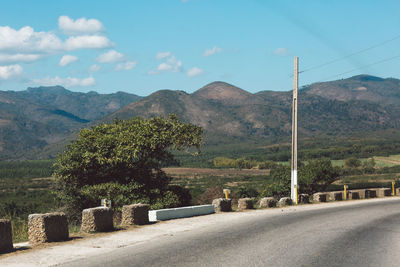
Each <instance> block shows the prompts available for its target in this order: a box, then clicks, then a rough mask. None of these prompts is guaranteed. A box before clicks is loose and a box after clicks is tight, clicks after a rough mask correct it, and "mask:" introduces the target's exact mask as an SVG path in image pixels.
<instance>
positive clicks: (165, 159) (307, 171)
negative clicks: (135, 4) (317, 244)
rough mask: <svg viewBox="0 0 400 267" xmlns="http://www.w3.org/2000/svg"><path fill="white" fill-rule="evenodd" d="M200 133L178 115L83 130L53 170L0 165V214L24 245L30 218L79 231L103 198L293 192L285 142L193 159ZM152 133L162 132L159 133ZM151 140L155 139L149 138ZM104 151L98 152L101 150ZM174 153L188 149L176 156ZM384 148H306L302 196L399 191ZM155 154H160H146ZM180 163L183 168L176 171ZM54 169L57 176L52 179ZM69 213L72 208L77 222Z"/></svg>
mask: <svg viewBox="0 0 400 267" xmlns="http://www.w3.org/2000/svg"><path fill="white" fill-rule="evenodd" d="M130 127H133V128H134V129H140V130H141V131H140V134H138V135H134V136H129V135H128V132H125V133H124V134H121V135H120V137H121V139H119V140H116V139H113V138H116V136H117V135H115V134H114V131H117V132H120V131H122V132H123V131H128V129H129V131H132V129H133V128H130ZM174 127H177V128H174ZM177 129H180V130H177ZM179 131H181V132H179ZM196 131H197V132H196ZM199 131H200V130H199V129H197V128H193V126H192V125H187V124H184V123H181V122H179V121H177V120H176V118H174V117H171V118H169V119H153V120H152V121H151V122H149V121H147V120H137V121H131V122H122V121H116V122H114V123H113V124H109V125H107V126H106V125H100V126H97V127H94V128H92V129H89V130H84V131H83V132H81V135H80V137H79V138H78V139H77V141H76V142H75V143H73V144H72V145H71V146H70V147H69V148H68V149H67V150H66V152H65V153H64V154H63V155H62V156H60V157H59V159H58V161H57V163H56V164H55V165H54V166H55V169H54V167H53V164H54V162H55V160H42V161H40V160H37V161H4V162H0V200H1V201H0V217H2V218H8V219H11V221H12V225H13V237H14V242H19V241H24V240H26V239H27V217H28V215H29V214H32V213H45V212H52V211H57V210H62V211H66V212H69V214H70V215H71V216H70V218H71V219H73V218H75V219H76V220H77V224H76V225H78V226H77V227H75V228H76V229H79V221H78V220H79V218H78V217H79V215H80V210H81V209H82V208H85V207H89V206H93V205H94V206H96V205H98V204H99V199H102V198H107V199H111V200H112V201H113V206H114V207H115V208H116V209H118V207H120V206H122V205H123V204H130V203H133V202H140V201H142V202H148V203H150V204H151V205H152V208H164V207H174V206H182V205H191V204H192V205H196V204H206V203H211V201H212V200H213V199H215V198H218V197H223V193H222V189H224V188H229V189H231V191H232V193H231V196H232V198H233V200H234V203H235V201H236V200H237V199H238V198H241V197H253V198H255V199H259V198H261V197H263V196H276V197H279V196H285V195H288V194H289V191H288V189H289V186H288V184H289V183H290V167H289V166H290V163H289V162H288V161H287V157H286V156H285V157H283V156H282V155H290V151H289V150H288V148H289V147H288V145H286V144H284V145H276V146H271V147H268V148H265V147H263V148H261V150H260V151H262V152H260V151H258V150H256V151H255V152H252V154H246V153H244V154H241V153H240V151H241V150H240V146H239V148H238V149H237V151H236V152H235V153H230V152H232V150H227V151H228V152H229V153H227V154H221V153H220V152H216V153H215V154H214V157H209V156H210V155H211V154H207V153H209V151H208V152H207V151H206V152H205V153H206V156H204V155H203V152H202V153H200V154H199V156H198V157H193V156H192V155H191V154H193V153H195V152H197V148H199V146H200V144H201V138H200V136H201V132H199ZM155 132H157V133H160V134H159V135H157V136H155V135H153V133H155ZM193 132H194V134H190V133H193ZM178 133H179V134H178ZM185 133H186V134H185ZM174 134H175V136H174ZM149 136H153V138H150V139H146V138H149ZM135 138H143V139H141V141H140V142H142V143H141V146H142V147H141V148H140V149H139V150H140V151H146V152H145V153H142V154H140V156H137V157H133V155H134V154H129V152H128V151H130V149H131V146H132V145H133V143H131V140H135ZM174 138H175V139H174ZM95 140H97V141H95ZM146 140H148V141H146ZM167 140H173V141H167ZM190 147H192V148H193V149H190ZM99 148H101V149H100V151H101V153H100V152H98V150H96V149H99ZM174 148H178V149H182V150H184V151H185V152H172V150H171V149H174ZM381 148H382V151H380V152H379V153H376V154H372V153H375V152H376V151H377V150H376V147H369V148H368V149H366V148H365V147H363V146H358V145H355V146H354V145H353V146H351V147H350V148H349V147H347V148H346V149H345V148H344V146H338V147H326V148H313V149H311V150H310V149H304V148H303V150H300V151H299V155H306V154H307V155H309V156H310V155H312V156H310V157H309V158H308V159H306V160H304V161H302V162H299V189H300V193H313V192H315V191H330V190H342V189H343V185H344V184H347V185H349V188H350V189H353V188H354V189H356V188H370V187H383V186H384V187H389V186H390V185H391V182H392V181H396V186H400V155H399V154H388V153H389V152H390V151H397V150H396V149H397V148H396V146H394V147H389V146H386V145H384V143H382V146H381ZM143 149H145V150H143ZM139 150H137V151H139ZM156 150H157V152H155V151H156ZM96 151H97V152H96ZM188 151H189V152H190V153H187V152H188ZM265 151H268V153H269V154H268V153H266V152H265ZM327 151H330V152H329V153H328V152H327ZM340 151H341V152H340ZM351 151H352V152H351ZM357 151H358V152H357ZM225 152H226V151H225ZM288 152H289V154H288ZM322 152H323V153H322ZM325 152H326V153H325ZM331 152H332V153H331ZM339 152H340V153H339ZM350 152H351V153H350ZM155 154H157V155H161V156H159V157H157V158H151V157H150V158H149V157H147V156H149V155H150V156H151V155H155ZM184 154H185V155H186V156H185V157H184V156H183V155H184ZM78 155H83V156H82V157H79V156H78ZM136 155H138V154H136ZM317 155H328V156H329V158H330V159H328V158H327V157H325V158H317V157H315V158H314V156H317ZM338 155H344V156H343V157H342V158H340V157H339V156H338ZM115 156H116V157H115ZM118 156H119V159H118ZM139 157H140V158H139ZM146 157H147V158H146ZM174 157H175V159H174ZM109 158H112V159H114V160H111V161H110V160H108V159H109ZM116 158H117V160H115V159H116ZM182 158H184V160H181V159H182ZM299 158H301V156H299ZM125 159H128V160H125ZM151 159H153V160H151ZM176 159H179V160H176ZM196 160H198V162H199V164H198V165H200V166H201V167H204V166H207V167H208V169H207V168H193V164H192V163H190V162H194V161H196ZM179 161H180V163H178V162H179ZM102 162H103V163H104V162H105V163H106V164H109V165H107V166H108V167H107V168H99V166H100V165H101V163H102ZM139 162H140V164H139ZM201 162H203V163H201ZM200 163H201V164H200ZM135 164H136V165H135ZM137 164H139V165H137ZM202 164H203V165H202ZM177 165H180V167H171V166H177ZM124 166H125V167H124ZM130 166H138V167H137V169H136V170H139V166H140V169H142V168H145V170H147V171H141V172H140V177H141V179H143V180H135V179H134V180H129V179H127V177H130V176H129V175H130V174H131V173H129V174H127V172H126V171H127V169H128V167H129V168H130ZM168 166H170V167H168ZM183 167H185V168H183ZM54 170H55V175H54V176H55V177H56V178H54V176H53V175H52V173H53V172H54ZM81 170H86V173H85V172H83V173H84V175H86V176H80V175H82V172H81ZM150 170H152V171H150ZM154 170H156V171H154ZM99 173H100V178H101V179H100V180H99V178H98V177H99V176H98V175H99ZM77 174H79V175H77ZM146 175H147V176H146ZM82 177H84V178H82ZM134 177H139V176H138V175H135V176H134ZM146 177H147V178H146ZM80 179H83V180H84V181H85V182H83V180H82V181H81V180H80ZM147 179H149V181H151V182H150V183H149V184H146V181H147ZM98 181H101V182H100V183H98ZM127 192H129V193H127ZM132 192H135V193H134V194H132ZM74 198H75V199H74ZM83 199H85V201H82V200H83ZM68 203H69V206H68V205H67V204H68ZM71 208H72V209H73V210H75V217H74V216H73V215H74V213H73V212H72V213H71V212H70V210H69V209H71ZM76 229H75V230H76Z"/></svg>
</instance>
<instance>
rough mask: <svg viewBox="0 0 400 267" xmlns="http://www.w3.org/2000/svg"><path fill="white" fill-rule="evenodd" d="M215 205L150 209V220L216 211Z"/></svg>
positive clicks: (162, 219) (184, 216)
mask: <svg viewBox="0 0 400 267" xmlns="http://www.w3.org/2000/svg"><path fill="white" fill-rule="evenodd" d="M214 212H215V211H214V206H213V205H201V206H190V207H182V208H173V209H162V210H149V221H150V222H156V221H164V220H170V219H177V218H186V217H192V216H198V215H207V214H212V213H214Z"/></svg>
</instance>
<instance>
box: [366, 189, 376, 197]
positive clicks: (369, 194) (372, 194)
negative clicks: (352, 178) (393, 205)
mask: <svg viewBox="0 0 400 267" xmlns="http://www.w3.org/2000/svg"><path fill="white" fill-rule="evenodd" d="M375 197H377V196H376V190H375V189H366V190H365V198H375Z"/></svg>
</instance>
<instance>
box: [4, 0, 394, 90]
mask: <svg viewBox="0 0 400 267" xmlns="http://www.w3.org/2000/svg"><path fill="white" fill-rule="evenodd" d="M399 10H400V2H399V1H372V0H363V1H351V0H348V1H341V0H338V1H326V0H325V1H316V0H308V1H293V0H292V1H289V0H280V1H269V0H235V1H232V0H230V1H227V0H186V1H185V0H142V1H139V0H131V1H122V0H120V1H99V0H96V1H90V0H85V1H75V0H68V1H64V0H57V1H50V0H47V1H41V0H36V1H31V0H26V1H19V0H13V1H3V2H2V8H1V10H0V90H24V89H26V88H27V87H34V86H39V85H56V84H60V85H63V86H65V87H66V88H68V89H70V90H72V91H81V92H88V91H97V92H99V93H113V92H117V91H125V92H130V93H134V94H138V95H142V96H146V95H149V94H151V93H152V92H154V91H157V90H160V89H174V90H184V91H186V92H189V93H191V92H193V91H195V90H197V89H199V88H200V87H202V86H204V85H206V84H208V83H210V82H213V81H217V80H219V81H225V82H228V83H232V84H234V85H236V86H239V87H241V88H243V89H245V90H248V91H250V92H258V91H262V90H290V89H291V88H292V78H291V75H292V68H293V57H294V56H298V57H299V58H300V70H305V69H308V68H311V67H314V66H318V65H320V64H324V63H326V62H330V61H332V60H335V59H338V58H342V57H344V56H346V55H349V54H352V53H354V52H357V51H360V50H363V49H365V48H369V47H371V46H374V45H376V44H381V43H382V42H385V41H387V40H391V41H389V42H387V43H385V44H382V45H379V46H377V47H375V48H373V49H369V50H367V51H365V52H362V53H359V54H356V55H354V56H351V57H347V58H346V59H344V60H340V61H337V62H335V63H333V64H329V65H326V66H323V67H318V68H316V69H314V70H310V71H306V72H304V73H301V74H300V85H305V84H310V83H313V82H318V81H326V80H335V79H341V78H346V77H350V76H353V75H357V74H361V73H366V74H371V75H376V76H380V77H395V78H400V73H399V70H400V68H399V67H400V57H399V58H394V59H392V60H389V61H386V62H383V63H380V64H375V65H371V63H374V62H378V61H381V60H385V59H387V58H392V57H395V56H397V55H400V49H399V47H400V37H399V38H396V37H398V36H400V16H399ZM393 38H394V39H393ZM368 65H371V66H368ZM365 66H368V67H365ZM353 69H354V71H352V72H349V73H346V74H343V75H339V74H341V73H344V72H347V71H349V70H353Z"/></svg>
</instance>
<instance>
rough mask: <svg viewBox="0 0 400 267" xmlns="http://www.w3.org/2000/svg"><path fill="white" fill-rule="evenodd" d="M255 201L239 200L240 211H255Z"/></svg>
mask: <svg viewBox="0 0 400 267" xmlns="http://www.w3.org/2000/svg"><path fill="white" fill-rule="evenodd" d="M253 208H254V207H253V200H252V199H251V198H248V197H246V198H239V200H238V209H239V210H248V209H253Z"/></svg>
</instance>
